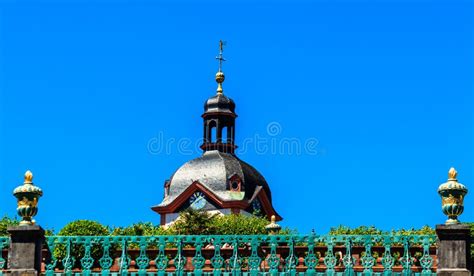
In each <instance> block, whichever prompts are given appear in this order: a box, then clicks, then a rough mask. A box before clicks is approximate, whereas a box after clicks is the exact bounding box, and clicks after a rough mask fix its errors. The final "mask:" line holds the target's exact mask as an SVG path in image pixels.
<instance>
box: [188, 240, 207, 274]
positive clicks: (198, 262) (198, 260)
mask: <svg viewBox="0 0 474 276" xmlns="http://www.w3.org/2000/svg"><path fill="white" fill-rule="evenodd" d="M202 243H203V241H202V237H201V236H197V237H196V239H195V243H194V248H195V250H196V253H195V254H194V257H193V258H192V260H191V262H192V264H193V267H194V275H196V276H201V275H202V269H203V268H204V264H205V263H206V259H204V257H203V256H202V252H201V248H202Z"/></svg>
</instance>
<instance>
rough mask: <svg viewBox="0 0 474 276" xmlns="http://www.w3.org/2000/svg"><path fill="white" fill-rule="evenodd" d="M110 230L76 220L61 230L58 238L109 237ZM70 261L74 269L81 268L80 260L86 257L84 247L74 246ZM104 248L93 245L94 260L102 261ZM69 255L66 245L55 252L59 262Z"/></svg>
mask: <svg viewBox="0 0 474 276" xmlns="http://www.w3.org/2000/svg"><path fill="white" fill-rule="evenodd" d="M109 234H110V230H109V228H108V227H106V226H104V225H102V224H100V223H98V222H96V221H91V220H76V221H73V222H70V223H68V224H67V225H66V226H64V228H63V229H61V230H60V231H59V233H58V236H108V235H109ZM70 253H71V254H70V256H69V257H70V258H71V259H70V260H71V261H72V262H73V267H77V266H80V260H81V259H82V257H84V246H83V245H78V244H74V245H72V247H71V249H70ZM102 254H103V252H102V248H101V246H100V245H98V244H97V245H93V246H92V248H91V256H92V258H94V260H98V259H100V257H101V256H102ZM66 255H67V249H66V245H63V244H59V245H57V246H56V248H55V250H54V256H55V257H56V259H57V260H61V261H62V260H63V259H64V258H65V257H66Z"/></svg>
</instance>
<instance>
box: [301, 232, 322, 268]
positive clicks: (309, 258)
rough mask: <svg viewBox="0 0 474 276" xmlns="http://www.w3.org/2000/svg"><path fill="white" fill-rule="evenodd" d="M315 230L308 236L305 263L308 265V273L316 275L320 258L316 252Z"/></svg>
mask: <svg viewBox="0 0 474 276" xmlns="http://www.w3.org/2000/svg"><path fill="white" fill-rule="evenodd" d="M315 238H316V237H315V235H314V232H312V233H311V235H309V236H308V238H307V240H308V241H307V242H308V254H307V255H306V257H305V258H304V264H305V265H306V275H315V274H316V266H317V265H318V263H319V258H317V257H316V255H315V254H314V240H315Z"/></svg>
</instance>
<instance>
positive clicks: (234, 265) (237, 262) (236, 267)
mask: <svg viewBox="0 0 474 276" xmlns="http://www.w3.org/2000/svg"><path fill="white" fill-rule="evenodd" d="M232 240H233V242H232V247H233V250H232V257H231V258H230V260H229V261H230V266H231V270H232V275H234V276H237V275H241V274H240V272H241V264H242V260H241V259H240V257H239V242H238V238H237V236H233V237H232Z"/></svg>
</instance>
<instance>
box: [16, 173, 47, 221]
mask: <svg viewBox="0 0 474 276" xmlns="http://www.w3.org/2000/svg"><path fill="white" fill-rule="evenodd" d="M13 195H14V196H15V197H16V198H17V203H18V206H17V208H16V210H17V212H18V215H19V216H20V217H22V218H23V219H22V221H20V225H32V224H35V221H34V220H33V217H34V216H35V215H36V214H37V213H38V200H39V198H40V197H41V196H42V195H43V191H42V190H41V189H40V188H39V187H36V186H35V185H33V174H32V173H31V172H30V171H27V172H26V173H25V181H24V182H23V185H21V186H18V187H16V188H15V190H13Z"/></svg>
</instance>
